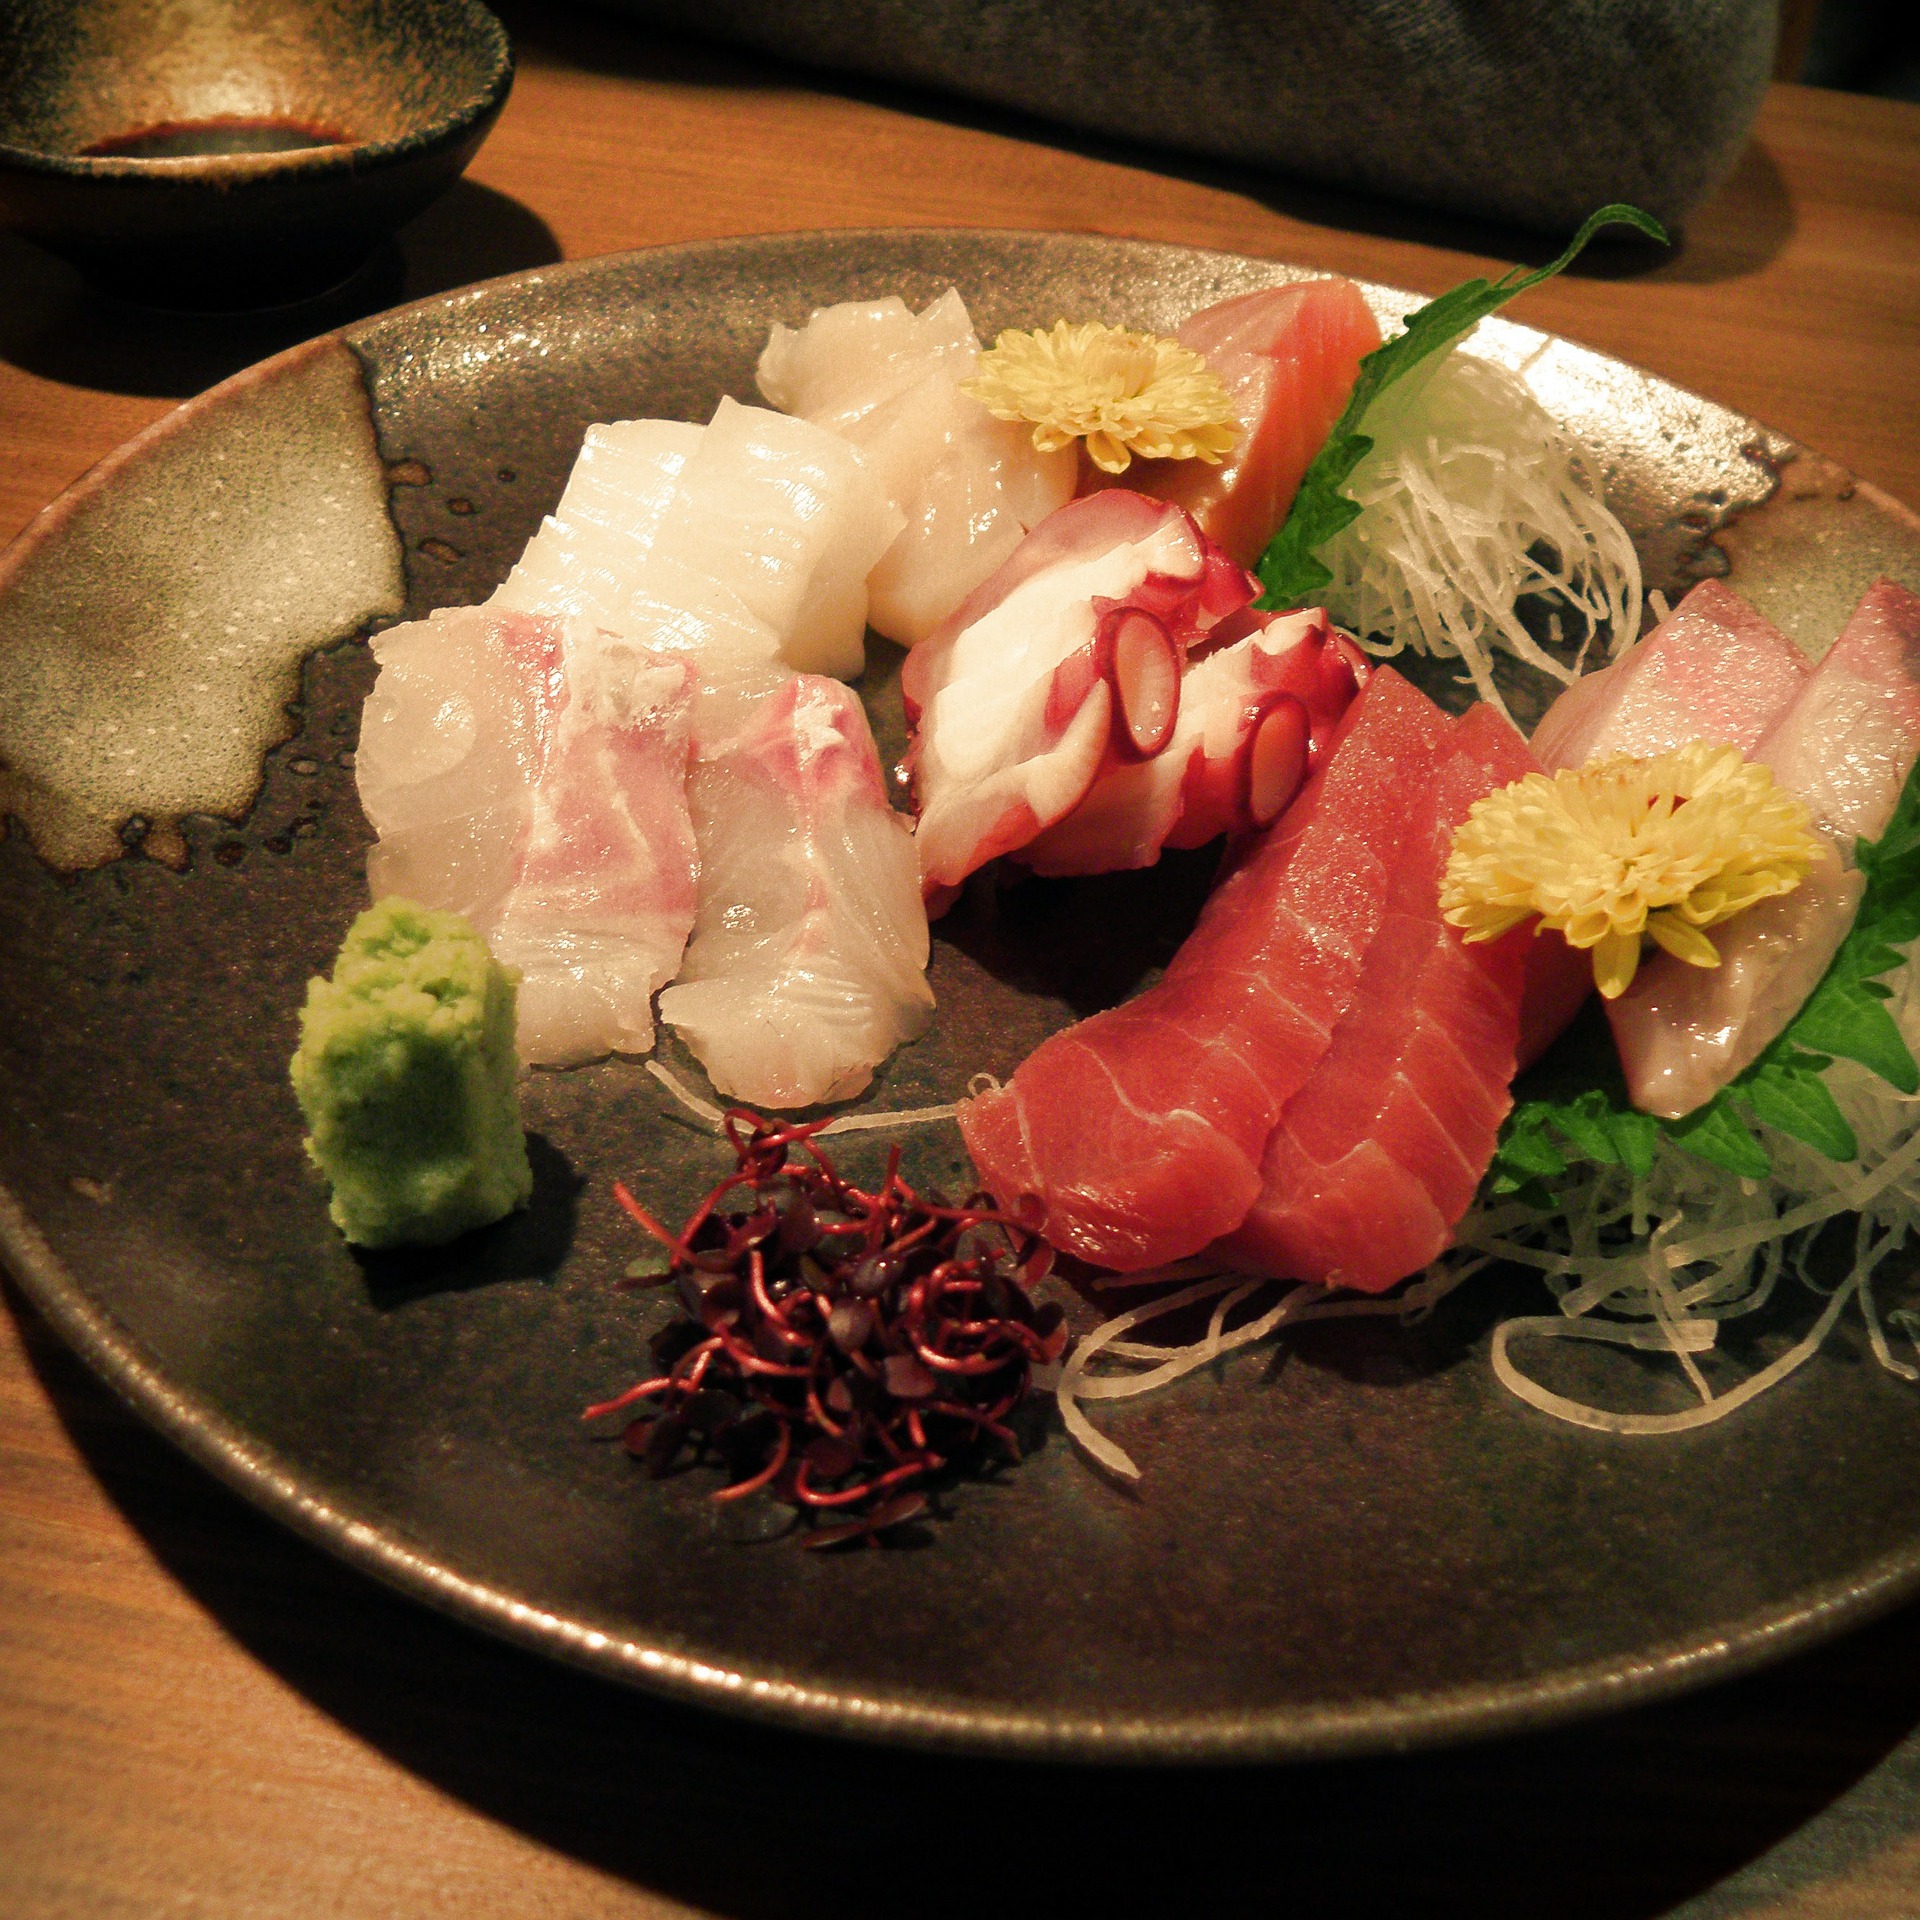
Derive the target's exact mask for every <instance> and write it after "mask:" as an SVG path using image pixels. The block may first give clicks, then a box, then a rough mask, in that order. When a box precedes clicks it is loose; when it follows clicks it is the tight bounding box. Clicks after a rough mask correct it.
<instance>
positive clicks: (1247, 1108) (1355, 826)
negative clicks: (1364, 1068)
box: [960, 670, 1510, 1271]
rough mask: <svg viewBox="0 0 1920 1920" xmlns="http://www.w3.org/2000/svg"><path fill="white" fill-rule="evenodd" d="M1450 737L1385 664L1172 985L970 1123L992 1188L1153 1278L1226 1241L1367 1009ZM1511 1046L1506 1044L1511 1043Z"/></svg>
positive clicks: (1199, 929)
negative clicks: (1354, 1009)
mask: <svg viewBox="0 0 1920 1920" xmlns="http://www.w3.org/2000/svg"><path fill="white" fill-rule="evenodd" d="M1450 746H1451V723H1450V722H1449V721H1448V720H1447V718H1446V716H1445V715H1444V714H1442V713H1441V712H1440V710H1439V709H1438V708H1437V707H1435V706H1434V705H1433V704H1432V702H1430V701H1429V700H1427V699H1426V697H1425V696H1424V695H1422V694H1420V693H1418V692H1416V691H1415V690H1414V689H1413V688H1412V687H1411V686H1409V685H1408V683H1407V682H1406V681H1405V680H1403V679H1401V678H1400V676H1399V675H1398V674H1396V673H1393V672H1392V671H1390V670H1382V671H1379V672H1376V673H1375V674H1374V676H1373V677H1372V679H1371V680H1370V681H1369V682H1368V684H1367V688H1366V691H1365V692H1364V693H1363V694H1362V695H1361V697H1360V698H1359V699H1357V700H1356V701H1354V703H1353V704H1352V705H1351V706H1350V707H1349V708H1348V709H1347V713H1346V717H1345V718H1344V720H1343V721H1342V722H1341V724H1340V728H1339V730H1338V731H1337V733H1336V734H1335V736H1334V739H1333V742H1332V744H1331V747H1330V749H1329V752H1328V754H1327V756H1326V759H1325V761H1324V762H1323V764H1322V766H1321V767H1320V769H1319V770H1318V771H1317V772H1316V773H1315V774H1314V776H1313V777H1312V778H1311V779H1310V780H1309V781H1308V782H1307V785H1306V787H1305V788H1304V789H1303V791H1302V792H1301V794H1300V797H1299V798H1298V799H1297V800H1296V801H1295V802H1294V804H1293V805H1292V807H1290V808H1289V809H1288V810H1287V812H1286V813H1285V814H1284V815H1283V816H1282V817H1281V819H1280V821H1279V822H1278V823H1277V825H1275V826H1274V828H1273V829H1272V830H1271V831H1270V832H1268V833H1267V834H1265V835H1264V836H1262V837H1261V838H1260V839H1258V840H1257V841H1255V842H1253V843H1252V844H1251V845H1250V847H1249V848H1248V849H1247V851H1246V853H1245V855H1244V857H1243V858H1242V860H1241V861H1240V863H1239V864H1238V865H1237V866H1236V867H1235V868H1234V870H1233V871H1232V872H1231V873H1230V874H1229V875H1228V876H1227V878H1226V879H1225V880H1223V881H1222V882H1221V884H1220V886H1219V887H1218V888H1216V890H1215V891H1214V894H1213V896H1212V898H1211V899H1209V900H1208V902H1207V904H1206V907H1205V909H1204V910H1203V911H1202V913H1201V916H1200V920H1199V923H1198V924H1197V925H1196V927H1195V928H1194V931H1193V933H1192V934H1191V935H1190V936H1189V937H1188V939H1187V941H1186V943H1185V944H1184V945H1183V946H1182V947H1181V949H1180V951H1179V952H1178V953H1177V954H1176V955H1175V956H1174V959H1173V962H1172V964H1171V965H1170V966H1169V967H1168V968H1167V971H1166V973H1165V975H1164V976H1163V977H1162V979H1161V980H1160V981H1159V982H1158V983H1157V984H1156V985H1155V986H1152V987H1150V988H1148V990H1147V991H1146V992H1145V993H1143V994H1141V995H1139V996H1138V997H1137V998H1136V999H1133V1000H1131V1001H1129V1002H1127V1003H1126V1004H1125V1005H1124V1006H1120V1007H1115V1008H1113V1009H1112V1010H1110V1011H1109V1012H1106V1013H1101V1014H1096V1015H1095V1016H1094V1017H1093V1018H1092V1019H1090V1020H1084V1021H1082V1022H1081V1023H1080V1024H1079V1025H1078V1026H1074V1027H1069V1028H1068V1029H1066V1030H1065V1031H1064V1032H1061V1033H1058V1034H1055V1035H1054V1036H1053V1037H1052V1038H1051V1039H1049V1040H1047V1041H1045V1042H1044V1043H1043V1044H1042V1045H1041V1046H1040V1047H1038V1048H1037V1049H1036V1050H1035V1051H1034V1053H1033V1054H1032V1055H1031V1057H1030V1058H1028V1059H1027V1060H1026V1061H1025V1062H1024V1063H1023V1064H1022V1065H1021V1066H1020V1068H1019V1069H1018V1071H1016V1072H1015V1074H1014V1075H1013V1077H1012V1079H1011V1080H1009V1081H1008V1083H1007V1084H1006V1085H1005V1086H1004V1087H1001V1088H998V1089H995V1090H994V1091H992V1092H989V1093H986V1094H984V1095H982V1096H980V1097H979V1098H977V1099H974V1100H970V1101H967V1102H965V1103H963V1104H962V1106H961V1108H960V1126H961V1131H962V1133H963V1134H964V1136H965V1138H966V1142H967V1147H968V1150H969V1151H970V1152H971V1154H972V1155H973V1160H974V1164H975V1166H976V1167H977V1168H978V1169H979V1172H980V1177H981V1179H982V1180H983V1181H984V1182H985V1183H986V1185H987V1186H988V1187H989V1188H990V1189H991V1190H992V1192H993V1193H994V1195H995V1196H996V1198H997V1199H998V1200H999V1201H1000V1203H1001V1204H1002V1205H1003V1206H1006V1207H1009V1208H1012V1209H1017V1210H1018V1211H1020V1212H1022V1213H1023V1214H1024V1215H1026V1216H1027V1217H1028V1218H1030V1219H1031V1220H1033V1221H1034V1222H1035V1224H1036V1225H1038V1226H1039V1227H1040V1229H1041V1231H1043V1232H1044V1233H1045V1234H1046V1236H1047V1238H1048V1239H1049V1240H1051V1241H1052V1242H1053V1243H1054V1244H1055V1245H1056V1246H1058V1247H1061V1248H1064V1249H1066V1250H1067V1251H1070V1252H1072V1253H1075V1254H1078V1255H1079V1256H1080V1257H1081V1258H1083V1259H1086V1260H1090V1261H1093V1262H1095V1263H1096V1264H1098V1265H1101V1266H1107V1267H1113V1268H1117V1269H1119V1270H1121V1271H1138V1270H1140V1269H1142V1268H1146V1267H1153V1266H1158V1265H1160V1264H1162V1263H1163V1262H1166V1261H1170V1260H1177V1259H1180V1258H1182V1257H1184V1256H1185V1255H1187V1254H1191V1253H1197V1252H1198V1251H1199V1250H1200V1249H1201V1248H1202V1247H1205V1246H1207V1245H1208V1244H1210V1243H1211V1242H1213V1241H1215V1240H1218V1239H1220V1238H1222V1237H1223V1236H1225V1235H1227V1234H1230V1233H1232V1232H1233V1230H1234V1229H1235V1228H1236V1227H1238V1226H1239V1225H1240V1223H1241V1221H1242V1220H1243V1219H1244V1218H1245V1216H1246V1213H1247V1210H1248V1208H1249V1207H1251V1206H1252V1205H1253V1204H1254V1202H1255V1200H1256V1199H1258V1198H1259V1196H1260V1193H1261V1190H1262V1184H1263V1183H1262V1174H1261V1161H1262V1158H1263V1155H1264V1154H1265V1151H1266V1146H1267V1141H1268V1138H1269V1136H1270V1135H1271V1134H1272V1131H1273V1128H1274V1126H1275V1124H1276V1123H1277V1122H1278V1120H1279V1118H1280V1114H1281V1111H1282V1109H1283V1108H1284V1107H1285V1105H1286V1103H1287V1101H1288V1100H1289V1099H1291V1098H1292V1096H1293V1095H1294V1094H1295V1093H1296V1092H1297V1091H1298V1090H1299V1089H1300V1088H1301V1087H1302V1086H1304V1085H1305V1084H1306V1082H1307V1080H1308V1078H1309V1076H1310V1075H1311V1074H1312V1072H1313V1070H1314V1068H1315V1067H1316V1066H1317V1065H1318V1064H1319V1061H1320V1059H1321V1057H1322V1055H1324V1054H1325V1052H1326V1051H1327V1048H1328V1046H1329V1044H1330V1042H1331V1040H1332V1037H1333V1033H1334V1030H1335V1027H1336V1026H1337V1024H1338V1022H1339V1021H1340V1019H1341V1017H1342V1016H1343V1015H1344V1014H1345V1013H1346V1011H1347V1009H1348V1007H1349V1006H1350V1005H1351V1004H1352V1001H1353V996H1354V993H1355V990H1356V987H1357V985H1358V982H1359V979H1360V974H1361V968H1362V965H1363V962H1364V961H1365V959H1366V956H1367V953H1368V950H1369V949H1370V948H1371V946H1372V945H1373V942H1374V936H1375V934H1376V933H1377V932H1378V930H1379V928H1380V925H1381V923H1382V919H1383V916H1384V914H1385V912H1386V909H1387V903H1388V895H1389V891H1390V887H1391V882H1392V877H1393V872H1394V868H1395V866H1396V864H1397V862H1398V860H1399V857H1400V849H1401V847H1402V845H1403V844H1404V843H1405V842H1406V841H1407V839H1408V838H1409V835H1410V833H1411V832H1414V831H1417V830H1420V828H1419V826H1418V823H1419V821H1421V820H1424V821H1425V829H1424V830H1426V831H1429V832H1430V830H1431V821H1430V819H1427V818H1426V816H1425V815H1424V814H1423V813H1421V811H1420V810H1419V809H1410V808H1409V806H1408V799H1409V796H1412V795H1417V794H1420V793H1422V792H1424V791H1425V790H1426V789H1427V788H1428V787H1429V786H1430V785H1431V784H1432V778H1433V775H1434V773H1435V771H1436V769H1438V768H1439V767H1440V766H1441V765H1442V763H1443V762H1444V761H1445V760H1446V759H1447V758H1448V756H1449V749H1450ZM1509 1044H1510V1043H1509Z"/></svg>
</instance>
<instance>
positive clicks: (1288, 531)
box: [1254, 201, 1667, 607]
mask: <svg viewBox="0 0 1920 1920" xmlns="http://www.w3.org/2000/svg"><path fill="white" fill-rule="evenodd" d="M1608 226H1628V227H1637V228H1639V230H1640V231H1641V232H1642V233H1644V234H1646V235H1648V236H1649V237H1650V238H1652V239H1655V240H1658V241H1661V242H1662V243H1664V242H1665V240H1666V237H1667V231H1666V229H1665V228H1664V227H1663V226H1661V224H1660V222H1659V221H1658V220H1656V219H1655V218H1654V217H1653V215H1652V214H1650V213H1642V212H1641V211H1640V209H1639V208H1638V207H1630V206H1628V205H1627V204H1626V203H1625V202H1624V201H1620V202H1616V203H1615V204H1614V205H1612V206H1607V207H1602V208H1601V209H1600V210H1599V212H1598V213H1595V214H1593V215H1591V216H1590V217H1589V218H1588V219H1587V221H1586V222H1585V224H1584V225H1583V226H1582V227H1581V229H1580V231H1579V232H1578V233H1576V234H1575V235H1574V236H1573V239H1572V240H1571V241H1570V242H1569V244H1568V246H1567V250H1566V252H1564V253H1563V254H1561V256H1560V257H1559V259H1557V260H1552V261H1549V262H1548V263H1547V265H1546V266H1544V267H1536V268H1535V269H1534V270H1533V271H1532V272H1531V273H1522V272H1521V270H1520V269H1519V268H1518V267H1515V268H1514V269H1513V270H1512V272H1510V273H1506V274H1503V275H1501V277H1500V278H1499V279H1498V280H1463V281H1462V282H1461V283H1460V285H1459V286H1457V287H1454V288H1452V289H1451V290H1450V291H1448V292H1446V293H1443V294H1441V295H1440V297H1439V298H1438V299H1437V300H1429V301H1428V302H1427V304H1426V305H1425V306H1424V307H1419V308H1416V309H1415V311H1414V312H1412V313H1410V314H1409V315H1408V316H1407V322H1406V327H1405V329H1404V331H1402V332H1400V333H1397V334H1395V335H1394V337H1393V338H1392V339H1391V340H1389V341H1387V342H1386V343H1385V344H1384V345H1382V346H1378V347H1376V348H1375V349H1374V350H1373V352H1371V353H1370V354H1368V355H1367V357H1366V358H1365V359H1364V360H1362V361H1361V362H1360V372H1359V375H1358V377H1357V378H1356V379H1355V380H1354V383H1353V392H1352V393H1351V394H1350V395H1348V397H1347V404H1346V406H1345V408H1344V409H1342V411H1341V414H1340V418H1339V419H1338V420H1336V421H1335V422H1334V423H1333V430H1332V431H1331V432H1330V433H1329V434H1328V435H1327V438H1326V442H1325V444H1324V445H1323V446H1322V447H1321V449H1320V451H1319V452H1318V453H1317V454H1316V455H1315V456H1314V460H1313V464H1312V465H1311V466H1310V467H1308V469H1307V471H1306V473H1305V475H1304V476H1303V477H1302V479H1301V481H1300V490H1299V492H1298V493H1296V494H1295V495H1294V498H1293V508H1292V511H1291V512H1289V513H1288V515H1287V519H1286V524H1285V525H1284V526H1282V527H1281V529H1280V531H1279V532H1278V533H1276V534H1275V535H1274V536H1273V538H1272V540H1270V541H1269V542H1268V543H1267V550H1266V552H1265V553H1263V554H1262V555H1261V556H1260V560H1259V564H1258V565H1257V566H1256V568H1255V569H1254V570H1255V572H1257V573H1258V574H1259V576H1260V583H1261V586H1262V588H1263V591H1262V593H1261V595H1260V598H1259V600H1258V602H1257V603H1256V604H1257V605H1259V606H1262V607H1296V606H1301V605H1304V604H1305V603H1306V602H1307V601H1309V600H1311V599H1312V598H1313V597H1314V595H1316V594H1317V593H1319V592H1320V590H1321V589H1322V588H1323V587H1325V586H1326V585H1327V583H1328V582H1329V581H1330V580H1332V578H1333V575H1332V574H1331V573H1330V572H1328V570H1327V569H1326V568H1325V567H1324V566H1322V565H1321V563H1320V562H1319V561H1318V560H1317V559H1315V557H1314V554H1315V551H1316V549H1318V548H1320V547H1322V546H1324V545H1325V544H1326V543H1327V542H1328V541H1329V540H1331V539H1332V538H1333V536H1334V535H1335V534H1336V533H1339V532H1340V531H1341V530H1342V529H1343V528H1344V527H1345V526H1346V525H1347V524H1348V523H1349V522H1350V521H1352V520H1354V519H1356V518H1357V517H1358V515H1359V512H1360V508H1359V506H1358V504H1357V503H1356V502H1354V501H1352V500H1350V499H1348V497H1347V496H1346V494H1345V493H1343V492H1342V491H1341V489H1342V488H1343V487H1344V486H1345V485H1346V484H1347V482H1348V480H1350V479H1351V478H1352V477H1353V470H1354V468H1355V467H1357V466H1358V465H1359V464H1360V462H1361V461H1362V460H1364V459H1365V458H1366V457H1367V455H1368V454H1369V453H1370V452H1371V451H1372V450H1373V441H1372V440H1371V439H1370V438H1369V437H1368V436H1367V435H1366V434H1365V433H1363V432H1361V430H1360V429H1361V423H1362V422H1363V421H1364V420H1365V418H1366V416H1367V412H1368V410H1369V409H1370V408H1371V407H1372V405H1373V403H1374V401H1375V400H1377V399H1378V398H1379V397H1380V395H1381V394H1382V393H1383V392H1385V391H1386V389H1387V388H1388V387H1390V386H1392V385H1393V383H1394V382H1395V381H1396V380H1400V379H1404V378H1405V377H1406V375H1408V374H1409V373H1411V372H1412V371H1413V369H1414V368H1415V367H1417V366H1419V365H1420V364H1421V363H1422V362H1423V361H1426V360H1430V359H1431V358H1432V357H1433V356H1434V355H1435V354H1438V353H1445V352H1446V351H1447V350H1448V349H1449V348H1451V347H1452V346H1453V345H1454V344H1455V343H1456V342H1457V341H1458V340H1459V339H1460V338H1461V336H1462V335H1463V334H1465V333H1467V332H1468V331H1469V330H1470V329H1472V328H1473V327H1475V326H1477V325H1478V324H1479V323H1480V322H1481V321H1482V320H1484V319H1485V318H1486V317H1487V315H1488V314H1490V313H1497V312H1498V311H1499V310H1500V309H1501V308H1502V307H1504V306H1505V305H1506V304H1507V302H1508V301H1509V300H1511V299H1512V298H1513V297H1514V295H1515V294H1517V293H1525V292H1526V290H1527V289H1528V288H1529V287H1535V286H1538V285H1539V284H1540V282H1541V281H1542V280H1550V279H1552V278H1553V276H1554V275H1555V274H1556V273H1559V272H1561V271H1562V270H1563V269H1564V268H1566V267H1569V266H1571V265H1572V264H1573V262H1574V261H1575V260H1576V259H1577V258H1578V257H1579V255H1580V252H1581V250H1582V249H1583V248H1584V247H1585V246H1586V244H1587V242H1588V241H1589V240H1591V239H1592V238H1593V236H1594V235H1595V234H1596V233H1598V232H1599V231H1600V229H1601V228H1602V227H1608Z"/></svg>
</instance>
